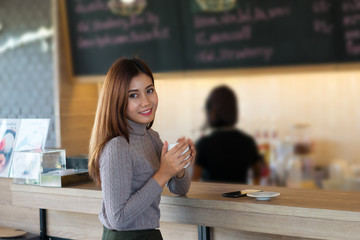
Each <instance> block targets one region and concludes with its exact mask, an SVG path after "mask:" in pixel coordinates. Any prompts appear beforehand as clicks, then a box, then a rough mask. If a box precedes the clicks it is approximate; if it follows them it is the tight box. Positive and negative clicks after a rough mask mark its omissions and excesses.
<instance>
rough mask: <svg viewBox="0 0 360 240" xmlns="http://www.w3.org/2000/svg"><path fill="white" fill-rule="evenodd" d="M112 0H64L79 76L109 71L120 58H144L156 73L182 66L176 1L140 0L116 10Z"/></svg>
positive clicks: (117, 7) (75, 66)
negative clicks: (130, 5)
mask: <svg viewBox="0 0 360 240" xmlns="http://www.w3.org/2000/svg"><path fill="white" fill-rule="evenodd" d="M111 2H112V1H109V0H72V1H67V2H66V3H67V14H68V22H69V30H70V40H71V49H72V58H73V68H74V74H75V75H86V74H105V73H106V71H107V70H108V69H109V67H110V66H111V64H112V63H113V62H114V61H115V60H116V59H117V58H119V57H122V56H127V57H134V56H138V57H140V58H143V59H144V60H145V61H146V62H147V63H148V64H149V65H150V67H151V68H152V69H153V70H154V71H163V70H165V69H173V70H174V69H179V68H182V60H181V57H173V56H181V49H179V46H180V31H179V25H178V23H179V20H178V14H176V11H177V9H178V8H177V1H165V0H161V1H159V0H158V1H151V0H147V1H146V0H143V1H139V0H138V1H132V2H134V3H136V4H137V5H134V6H132V7H127V6H126V5H118V6H114V7H113V9H111V8H110V6H111V4H110V3H111ZM115 2H116V1H115ZM118 2H121V1H118ZM124 2H126V1H124ZM127 2H129V1H127ZM114 11H115V12H114ZM116 11H117V12H116ZM163 56H168V57H163ZM170 56H172V57H170Z"/></svg>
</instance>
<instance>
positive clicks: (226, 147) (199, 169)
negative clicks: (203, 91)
mask: <svg viewBox="0 0 360 240" xmlns="http://www.w3.org/2000/svg"><path fill="white" fill-rule="evenodd" d="M205 108H206V117H207V120H206V123H205V127H204V129H206V128H209V127H210V128H211V130H212V132H211V133H210V134H209V135H205V136H202V137H200V139H199V140H198V141H197V142H196V144H195V147H196V150H197V157H196V161H195V165H194V169H193V177H192V180H194V181H198V180H202V181H208V182H209V181H211V182H231V183H241V184H246V183H247V180H248V172H249V170H250V171H252V173H253V177H254V182H253V183H254V184H259V179H260V174H261V161H260V159H261V158H260V155H259V153H258V150H257V146H256V143H255V141H254V139H253V138H252V137H251V136H249V135H248V134H246V133H244V132H243V131H241V130H239V129H236V128H235V124H236V122H237V116H238V111H237V99H236V95H235V93H234V92H233V91H232V90H231V89H230V88H229V87H227V86H219V87H216V88H214V89H213V90H212V91H211V93H210V95H209V96H208V98H207V100H206V104H205Z"/></svg>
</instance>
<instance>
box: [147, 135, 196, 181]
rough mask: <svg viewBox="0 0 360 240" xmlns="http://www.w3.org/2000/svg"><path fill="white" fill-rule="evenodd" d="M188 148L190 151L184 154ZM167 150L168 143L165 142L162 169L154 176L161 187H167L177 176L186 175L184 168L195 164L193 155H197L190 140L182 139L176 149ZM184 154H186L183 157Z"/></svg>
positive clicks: (162, 153)
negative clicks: (171, 179)
mask: <svg viewBox="0 0 360 240" xmlns="http://www.w3.org/2000/svg"><path fill="white" fill-rule="evenodd" d="M188 147H189V149H188V150H187V151H186V152H185V153H184V151H185V150H186V149H187V148H188ZM167 149H168V143H167V141H165V143H164V146H163V148H162V152H161V161H160V168H159V170H158V171H157V172H156V173H155V175H154V176H153V178H154V179H155V181H157V182H158V183H159V185H160V186H161V187H163V186H165V184H166V183H167V182H168V181H169V180H170V178H172V177H173V176H175V175H176V176H177V177H178V178H182V177H183V176H184V174H185V171H184V167H185V166H186V165H187V164H188V163H189V162H190V164H193V162H194V159H195V158H194V154H193V153H195V155H196V152H195V147H194V144H193V142H192V141H191V140H190V139H185V138H180V139H178V144H177V145H176V146H175V147H173V148H172V149H171V150H170V151H168V150H167ZM182 153H184V154H183V155H182ZM187 157H188V158H187ZM186 158H187V159H186ZM185 159H186V160H185Z"/></svg>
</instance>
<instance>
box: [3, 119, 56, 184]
mask: <svg viewBox="0 0 360 240" xmlns="http://www.w3.org/2000/svg"><path fill="white" fill-rule="evenodd" d="M49 123H50V119H21V123H20V128H19V132H18V136H17V139H16V142H15V153H14V156H13V162H12V166H11V170H10V177H13V178H29V179H33V178H34V177H35V176H38V175H39V171H40V161H41V159H37V158H35V157H33V156H34V154H25V153H24V151H26V150H32V151H36V150H39V151H40V150H42V149H44V147H45V142H46V138H47V134H48V130H49ZM27 158H29V159H27Z"/></svg>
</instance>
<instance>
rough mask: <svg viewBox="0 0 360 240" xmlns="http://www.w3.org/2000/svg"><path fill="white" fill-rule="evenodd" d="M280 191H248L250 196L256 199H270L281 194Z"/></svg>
mask: <svg viewBox="0 0 360 240" xmlns="http://www.w3.org/2000/svg"><path fill="white" fill-rule="evenodd" d="M279 195H280V193H278V192H254V193H248V194H247V196H248V197H254V198H256V200H269V199H270V198H272V197H277V196H279Z"/></svg>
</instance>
